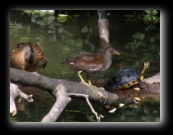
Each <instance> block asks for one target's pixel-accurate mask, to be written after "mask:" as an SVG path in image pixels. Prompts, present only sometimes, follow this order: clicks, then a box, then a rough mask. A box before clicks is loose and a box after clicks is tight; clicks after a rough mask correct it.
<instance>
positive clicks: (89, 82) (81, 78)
mask: <svg viewBox="0 0 173 135" xmlns="http://www.w3.org/2000/svg"><path fill="white" fill-rule="evenodd" d="M81 73H82V71H81V70H80V71H78V76H79V78H80V80H81V82H83V83H86V82H85V81H84V79H83V77H82V75H81ZM86 76H87V79H88V83H86V84H88V85H89V86H92V87H96V86H94V85H92V83H91V81H90V79H89V74H87V73H86Z"/></svg>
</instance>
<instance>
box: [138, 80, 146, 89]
mask: <svg viewBox="0 0 173 135" xmlns="http://www.w3.org/2000/svg"><path fill="white" fill-rule="evenodd" d="M139 87H140V88H141V89H144V88H145V85H144V83H142V82H141V81H139Z"/></svg>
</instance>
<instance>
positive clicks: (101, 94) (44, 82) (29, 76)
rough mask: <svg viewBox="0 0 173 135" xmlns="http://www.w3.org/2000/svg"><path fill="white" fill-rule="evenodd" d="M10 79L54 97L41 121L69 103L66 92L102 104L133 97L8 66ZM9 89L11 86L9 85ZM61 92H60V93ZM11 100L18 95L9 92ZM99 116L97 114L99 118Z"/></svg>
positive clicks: (54, 116) (127, 101)
mask: <svg viewBox="0 0 173 135" xmlns="http://www.w3.org/2000/svg"><path fill="white" fill-rule="evenodd" d="M10 81H11V82H13V83H19V84H22V85H27V86H34V87H38V88H40V89H42V90H46V91H48V92H49V93H51V95H53V96H54V97H55V98H56V102H55V104H54V105H53V107H52V108H51V110H50V111H49V113H48V114H47V115H46V116H45V117H44V118H43V119H42V122H47V121H48V122H50V121H55V120H56V119H57V118H58V116H59V115H60V114H61V112H62V111H63V109H64V108H65V107H66V105H67V104H68V103H69V101H70V99H69V97H68V94H66V93H76V94H85V95H88V96H89V98H90V99H91V100H95V101H99V102H100V103H102V104H103V105H105V106H107V105H117V104H119V103H124V104H133V103H135V101H134V99H133V98H128V97H125V96H121V97H119V96H118V95H116V94H112V93H109V92H108V91H106V90H105V89H104V88H95V87H91V86H89V85H87V84H84V83H76V82H71V81H67V80H63V79H52V78H48V77H46V76H43V75H40V74H38V73H30V72H26V71H21V70H18V69H14V68H10ZM10 91H11V87H10ZM60 93H61V94H60ZM10 94H11V95H10V96H11V97H13V99H12V100H14V99H15V97H17V96H19V95H18V94H16V93H14V92H13V93H12V92H11V93H10ZM99 117H100V116H97V118H98V119H99Z"/></svg>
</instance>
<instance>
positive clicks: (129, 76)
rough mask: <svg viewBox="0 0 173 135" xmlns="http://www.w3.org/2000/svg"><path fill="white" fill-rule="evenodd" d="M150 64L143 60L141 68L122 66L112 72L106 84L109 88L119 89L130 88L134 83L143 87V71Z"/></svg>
mask: <svg viewBox="0 0 173 135" xmlns="http://www.w3.org/2000/svg"><path fill="white" fill-rule="evenodd" d="M149 65H150V63H149V62H144V63H143V65H142V67H141V69H135V68H124V69H120V70H118V71H116V72H115V73H113V74H112V75H111V76H110V77H109V79H108V81H107V83H106V86H107V87H108V88H109V89H111V90H113V91H114V90H121V89H127V88H130V87H132V86H134V85H136V84H139V87H140V88H144V87H143V86H142V83H141V80H143V78H144V76H143V74H144V72H145V70H146V69H147V68H148V66H149Z"/></svg>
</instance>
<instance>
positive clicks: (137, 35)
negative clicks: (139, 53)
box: [132, 32, 145, 41]
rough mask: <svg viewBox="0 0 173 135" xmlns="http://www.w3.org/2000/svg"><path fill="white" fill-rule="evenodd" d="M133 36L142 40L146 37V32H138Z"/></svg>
mask: <svg viewBox="0 0 173 135" xmlns="http://www.w3.org/2000/svg"><path fill="white" fill-rule="evenodd" d="M132 37H133V38H135V39H139V40H141V41H142V40H144V38H145V34H144V33H140V32H138V33H136V34H134V35H132Z"/></svg>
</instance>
